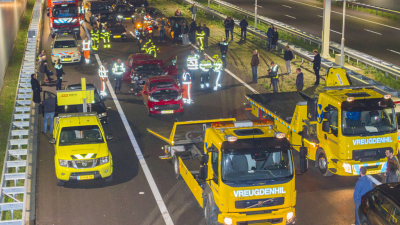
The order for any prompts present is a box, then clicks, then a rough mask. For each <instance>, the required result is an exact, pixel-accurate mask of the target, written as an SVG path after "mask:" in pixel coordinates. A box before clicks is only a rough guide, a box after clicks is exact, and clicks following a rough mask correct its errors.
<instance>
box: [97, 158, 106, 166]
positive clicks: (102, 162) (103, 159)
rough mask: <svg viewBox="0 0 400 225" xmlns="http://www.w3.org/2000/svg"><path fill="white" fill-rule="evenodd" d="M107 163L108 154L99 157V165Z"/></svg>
mask: <svg viewBox="0 0 400 225" xmlns="http://www.w3.org/2000/svg"><path fill="white" fill-rule="evenodd" d="M106 163H108V156H106V157H102V158H99V159H97V165H103V164H106Z"/></svg>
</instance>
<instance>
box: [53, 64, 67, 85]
mask: <svg viewBox="0 0 400 225" xmlns="http://www.w3.org/2000/svg"><path fill="white" fill-rule="evenodd" d="M54 68H55V69H56V77H57V82H56V90H61V84H62V76H63V74H65V73H64V70H63V66H62V64H61V59H57V64H56V65H55V66H54Z"/></svg>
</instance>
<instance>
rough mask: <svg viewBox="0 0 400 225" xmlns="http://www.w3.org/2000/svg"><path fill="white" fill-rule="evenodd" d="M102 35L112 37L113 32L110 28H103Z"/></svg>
mask: <svg viewBox="0 0 400 225" xmlns="http://www.w3.org/2000/svg"><path fill="white" fill-rule="evenodd" d="M101 35H102V36H103V37H104V38H106V37H110V35H111V32H110V31H109V30H102V31H101Z"/></svg>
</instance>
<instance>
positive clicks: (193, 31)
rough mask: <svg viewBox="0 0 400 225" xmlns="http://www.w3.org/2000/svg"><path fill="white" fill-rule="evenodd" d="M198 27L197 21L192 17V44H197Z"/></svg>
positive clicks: (190, 29) (190, 32) (190, 35)
mask: <svg viewBox="0 0 400 225" xmlns="http://www.w3.org/2000/svg"><path fill="white" fill-rule="evenodd" d="M196 29H197V25H196V21H194V19H192V22H191V23H190V27H189V39H190V42H191V43H192V44H196Z"/></svg>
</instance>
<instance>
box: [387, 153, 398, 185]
mask: <svg viewBox="0 0 400 225" xmlns="http://www.w3.org/2000/svg"><path fill="white" fill-rule="evenodd" d="M385 155H386V157H387V159H388V161H387V167H386V171H385V173H384V175H385V177H386V183H389V182H390V180H392V179H391V178H393V175H394V176H396V175H395V174H394V173H396V172H394V173H393V172H392V171H391V170H390V168H389V161H391V162H392V163H395V164H396V166H393V167H396V168H397V169H396V170H397V171H398V168H399V159H398V158H397V157H396V156H395V155H393V149H392V148H389V149H387V150H386V151H385ZM397 175H398V173H397Z"/></svg>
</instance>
